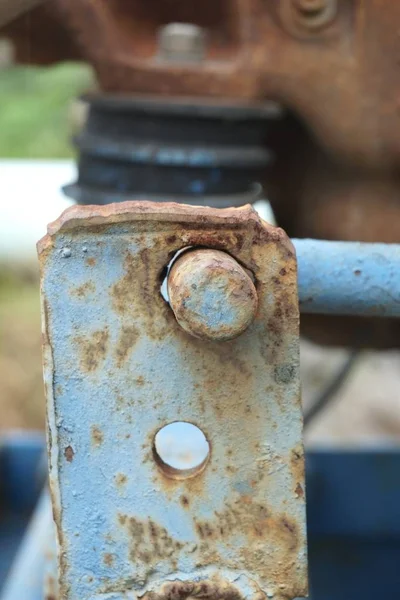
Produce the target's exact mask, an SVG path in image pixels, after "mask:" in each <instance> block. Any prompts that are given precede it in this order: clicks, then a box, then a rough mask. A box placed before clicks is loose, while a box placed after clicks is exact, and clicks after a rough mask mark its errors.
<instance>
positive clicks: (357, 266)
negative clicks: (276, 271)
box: [292, 240, 400, 317]
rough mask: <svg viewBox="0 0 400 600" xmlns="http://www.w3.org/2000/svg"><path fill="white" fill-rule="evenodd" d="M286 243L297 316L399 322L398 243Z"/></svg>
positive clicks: (399, 250) (295, 241)
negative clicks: (291, 250) (290, 248)
mask: <svg viewBox="0 0 400 600" xmlns="http://www.w3.org/2000/svg"><path fill="white" fill-rule="evenodd" d="M292 241H293V244H294V246H295V248H296V253H297V260H298V277H299V302H300V311H301V312H304V313H320V314H336V315H365V316H367V315H369V316H382V317H400V277H399V273H400V244H364V243H359V242H327V241H320V240H292Z"/></svg>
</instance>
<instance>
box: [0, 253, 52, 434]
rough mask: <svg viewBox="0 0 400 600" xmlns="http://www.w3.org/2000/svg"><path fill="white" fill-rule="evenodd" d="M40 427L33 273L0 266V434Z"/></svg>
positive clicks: (41, 400) (36, 287) (36, 298)
mask: <svg viewBox="0 0 400 600" xmlns="http://www.w3.org/2000/svg"><path fill="white" fill-rule="evenodd" d="M43 425H44V393H43V382H42V365H41V348H40V304H39V285H38V277H37V270H36V269H33V268H32V267H28V266H24V265H18V266H17V265H10V264H0V431H1V430H2V429H8V428H21V427H22V428H35V429H41V428H42V427H43Z"/></svg>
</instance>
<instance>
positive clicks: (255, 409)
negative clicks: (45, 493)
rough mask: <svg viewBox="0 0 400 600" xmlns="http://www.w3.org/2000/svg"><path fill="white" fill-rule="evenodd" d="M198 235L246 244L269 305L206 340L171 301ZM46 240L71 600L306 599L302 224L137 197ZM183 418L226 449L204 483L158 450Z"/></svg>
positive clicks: (48, 342) (79, 215) (244, 253)
mask: <svg viewBox="0 0 400 600" xmlns="http://www.w3.org/2000/svg"><path fill="white" fill-rule="evenodd" d="M188 246H189V247H209V248H217V249H219V250H223V251H225V252H228V253H229V254H231V255H232V256H234V257H235V258H236V260H238V262H239V263H240V264H242V265H243V266H245V267H246V268H247V269H248V270H249V272H252V273H253V275H254V277H255V281H256V288H257V294H258V310H257V314H256V317H255V319H254V321H253V323H252V324H251V325H250V326H249V327H248V329H247V330H246V331H245V332H244V333H243V334H242V335H240V336H239V337H238V338H236V339H235V340H232V341H229V342H210V341H202V340H199V339H195V338H193V337H192V336H190V335H189V334H187V333H186V332H184V331H183V330H182V329H181V328H180V326H179V325H178V323H177V322H176V320H175V318H174V315H173V313H172V311H171V309H170V307H169V306H168V304H167V303H166V302H165V300H164V299H163V298H162V296H161V293H160V286H161V282H162V278H163V274H164V273H165V269H166V266H167V265H168V263H169V261H170V259H171V258H172V256H173V255H174V254H175V253H176V252H177V251H179V250H180V249H182V248H185V247H188ZM39 249H40V261H41V271H42V299H43V315H44V319H45V329H44V338H45V348H44V357H45V383H46V391H47V402H48V426H49V443H50V485H51V489H52V495H53V507H54V513H55V516H56V524H57V528H58V541H59V546H60V571H61V585H62V595H63V599H65V600H76V598H79V599H81V600H89V599H90V600H94V599H96V600H100V599H104V600H106V599H109V600H111V599H112V600H122V599H125V598H126V599H128V598H129V599H130V598H136V597H137V596H142V595H144V594H149V597H150V598H164V597H169V598H174V597H175V596H176V597H183V598H185V597H187V596H193V595H197V594H198V593H200V592H201V593H202V595H203V597H205V598H212V597H214V596H216V595H217V596H219V597H223V596H226V597H227V596H229V597H232V595H233V596H235V594H236V597H238V598H239V597H245V598H257V599H258V598H263V597H266V595H268V594H269V596H270V597H274V598H275V599H276V600H279V599H283V598H285V599H287V598H293V597H295V596H301V595H305V594H306V588H307V583H306V579H307V561H306V532H305V499H304V468H303V467H304V464H303V448H302V418H301V403H300V390H299V331H298V324H299V323H298V321H299V316H298V301H297V285H296V260H295V255H294V251H293V247H292V246H291V243H290V241H289V240H288V239H287V237H286V236H285V234H284V233H283V232H282V231H281V230H279V229H276V228H273V227H270V226H267V225H266V224H264V223H262V222H261V220H260V219H259V217H258V216H257V214H256V213H255V212H254V211H253V210H252V209H250V208H243V209H229V210H215V209H202V208H198V207H197V208H196V207H185V206H180V205H175V204H169V205H168V204H164V205H160V204H153V203H125V204H120V205H118V206H107V207H102V208H98V207H73V208H72V209H70V210H69V211H68V212H67V213H65V214H64V215H63V217H62V218H61V220H60V221H58V222H57V223H56V224H54V225H53V226H51V227H50V230H49V235H48V236H47V237H46V238H45V239H44V240H43V241H42V242H41V244H40V248H39ZM176 420H180V421H186V422H190V423H193V424H196V425H198V426H199V427H200V428H201V429H202V430H203V431H204V433H205V435H206V438H207V440H208V442H209V444H210V448H211V450H210V458H209V461H208V462H206V463H204V465H203V467H202V469H201V470H200V471H197V472H196V474H195V476H193V477H181V478H178V477H171V473H168V472H166V471H165V470H164V469H163V468H161V467H160V463H159V462H158V461H156V460H155V454H154V438H155V434H156V433H157V431H158V430H159V429H160V428H161V427H163V426H164V425H165V424H167V423H170V422H171V421H176ZM166 581H168V582H170V583H171V582H175V583H173V588H172V589H171V588H163V586H162V584H163V583H164V582H166ZM196 586H197V587H196ZM198 586H200V588H198ZM201 586H203V587H201ZM196 590H197V591H196ZM201 590H202V591H201Z"/></svg>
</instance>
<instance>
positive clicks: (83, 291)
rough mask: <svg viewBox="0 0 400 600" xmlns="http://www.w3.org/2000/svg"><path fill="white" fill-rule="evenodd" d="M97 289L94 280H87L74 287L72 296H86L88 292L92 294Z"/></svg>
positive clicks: (71, 292)
mask: <svg viewBox="0 0 400 600" xmlns="http://www.w3.org/2000/svg"><path fill="white" fill-rule="evenodd" d="M95 291H96V287H95V285H94V283H93V282H92V281H87V282H86V283H84V284H82V285H80V286H78V287H76V288H72V289H71V291H70V294H71V296H76V297H77V298H85V297H86V296H87V295H88V294H91V293H93V292H95Z"/></svg>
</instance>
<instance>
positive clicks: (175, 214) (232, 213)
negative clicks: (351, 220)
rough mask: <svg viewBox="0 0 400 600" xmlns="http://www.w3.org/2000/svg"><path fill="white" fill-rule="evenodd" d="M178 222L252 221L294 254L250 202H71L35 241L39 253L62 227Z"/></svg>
mask: <svg viewBox="0 0 400 600" xmlns="http://www.w3.org/2000/svg"><path fill="white" fill-rule="evenodd" d="M160 218H162V220H164V221H168V222H171V221H172V222H173V221H177V222H179V223H190V224H193V223H203V222H205V221H207V222H208V223H209V222H210V221H214V223H215V224H216V225H222V226H224V225H226V226H230V227H231V226H232V225H236V226H238V227H240V226H243V227H244V226H246V224H247V226H248V221H252V222H253V224H254V226H255V227H259V228H260V229H263V231H264V232H265V229H267V233H268V236H269V237H270V238H271V240H273V241H279V242H281V243H283V244H284V245H285V246H286V247H287V250H288V251H290V252H291V253H292V254H295V249H294V246H293V244H292V242H291V241H290V239H289V238H288V236H287V235H286V233H285V232H284V231H283V229H281V228H279V227H274V226H272V225H270V224H269V223H267V222H266V221H263V219H261V217H260V216H259V215H258V213H257V212H256V211H255V210H254V208H253V207H252V206H251V205H250V204H246V205H244V206H241V207H239V208H210V207H207V206H187V205H184V204H178V203H176V202H165V203H164V202H162V203H159V202H150V201H127V202H119V203H114V204H106V205H103V206H98V205H86V206H78V205H74V206H71V207H69V208H67V209H66V210H65V211H64V212H63V213H62V214H61V215H60V217H59V218H58V219H56V220H55V221H53V222H52V223H50V224H49V225H48V227H47V235H45V236H44V237H43V238H42V239H41V240H39V242H38V243H37V251H38V254H39V256H40V255H41V254H42V253H43V252H45V250H46V249H47V248H48V246H49V245H51V238H52V237H53V236H55V235H56V234H57V233H59V232H61V231H70V230H73V229H77V228H82V227H93V226H99V225H112V224H114V223H123V222H131V221H157V220H160Z"/></svg>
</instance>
